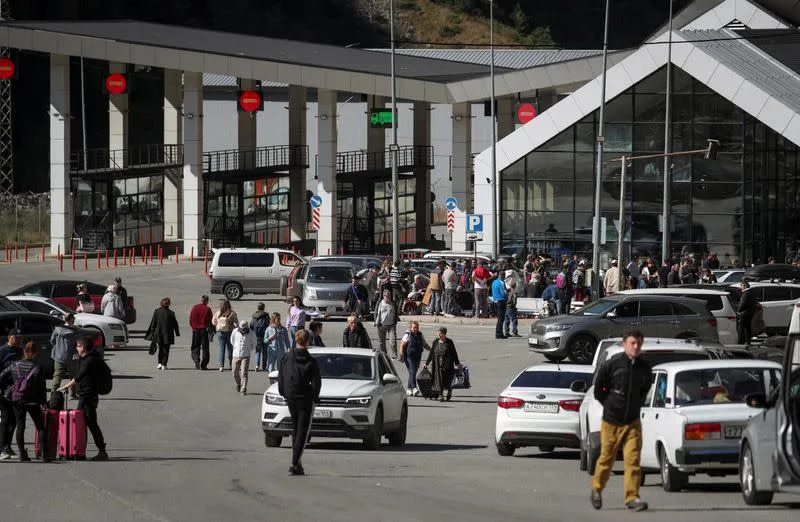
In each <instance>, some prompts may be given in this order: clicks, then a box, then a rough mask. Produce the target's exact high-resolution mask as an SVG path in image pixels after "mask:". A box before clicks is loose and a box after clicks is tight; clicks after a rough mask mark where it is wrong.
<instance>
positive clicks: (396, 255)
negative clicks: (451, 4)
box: [389, 0, 427, 262]
mask: <svg viewBox="0 0 800 522" xmlns="http://www.w3.org/2000/svg"><path fill="white" fill-rule="evenodd" d="M389 20H390V21H389V37H390V39H391V40H392V43H391V46H392V53H391V55H392V58H391V61H392V144H391V146H389V154H391V156H392V259H394V261H395V262H397V261H399V260H400V220H399V218H400V211H399V208H398V207H399V202H400V200H399V197H398V195H397V190H398V185H399V183H400V182H399V180H398V177H397V149H398V147H397V78H395V65H394V54H395V53H394V0H389ZM426 190H427V189H426Z"/></svg>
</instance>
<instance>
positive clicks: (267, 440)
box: [264, 433, 283, 448]
mask: <svg viewBox="0 0 800 522" xmlns="http://www.w3.org/2000/svg"><path fill="white" fill-rule="evenodd" d="M282 440H283V438H282V437H275V436H274V435H269V434H267V433H265V434H264V446H266V447H268V448H277V447H279V446H280V445H281V441H282Z"/></svg>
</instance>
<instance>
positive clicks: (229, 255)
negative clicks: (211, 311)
mask: <svg viewBox="0 0 800 522" xmlns="http://www.w3.org/2000/svg"><path fill="white" fill-rule="evenodd" d="M304 262H305V260H304V259H303V258H302V257H300V256H299V255H297V254H295V253H294V252H292V251H291V250H283V249H279V248H220V249H217V250H214V259H213V261H211V268H209V271H208V276H209V278H210V279H211V293H212V294H224V295H225V297H226V298H228V299H230V300H237V299H241V298H242V296H243V295H244V294H273V293H274V294H277V293H281V294H285V291H286V289H285V288H281V285H282V284H286V281H287V279H288V277H289V274H291V273H292V269H293V268H294V267H295V266H296V265H298V264H302V263H304Z"/></svg>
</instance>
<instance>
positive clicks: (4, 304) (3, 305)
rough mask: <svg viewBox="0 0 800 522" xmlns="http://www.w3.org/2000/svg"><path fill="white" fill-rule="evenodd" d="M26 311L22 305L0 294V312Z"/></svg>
mask: <svg viewBox="0 0 800 522" xmlns="http://www.w3.org/2000/svg"><path fill="white" fill-rule="evenodd" d="M21 311H27V309H26V308H25V307H24V306H20V305H18V304H17V303H15V302H14V301H12V300H11V299H9V298H7V297H5V296H0V312H21Z"/></svg>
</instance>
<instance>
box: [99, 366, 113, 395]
mask: <svg viewBox="0 0 800 522" xmlns="http://www.w3.org/2000/svg"><path fill="white" fill-rule="evenodd" d="M100 362H101V363H102V364H101V365H100V371H99V372H98V374H97V393H98V394H99V395H108V394H109V393H111V389H112V388H113V387H114V379H113V377H111V368H109V367H108V364H106V362H105V361H100Z"/></svg>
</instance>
